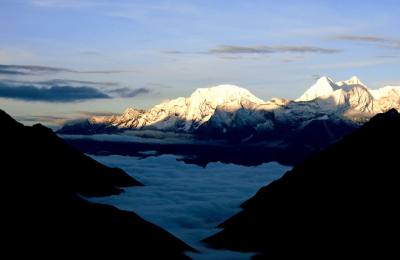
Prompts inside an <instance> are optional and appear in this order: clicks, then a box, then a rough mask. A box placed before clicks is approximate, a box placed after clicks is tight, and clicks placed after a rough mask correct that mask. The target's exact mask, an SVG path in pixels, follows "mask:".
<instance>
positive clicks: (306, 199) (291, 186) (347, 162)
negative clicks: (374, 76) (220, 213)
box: [204, 109, 400, 259]
mask: <svg viewBox="0 0 400 260" xmlns="http://www.w3.org/2000/svg"><path fill="white" fill-rule="evenodd" d="M399 147H400V115H399V113H398V112H397V111H396V110H394V109H392V110H390V111H388V112H386V113H384V114H378V115H376V116H375V117H373V118H372V119H371V120H370V121H369V122H368V123H366V124H365V125H364V126H363V127H362V128H361V129H359V130H357V131H356V132H354V133H352V134H350V135H348V136H347V137H345V138H343V139H342V140H341V141H339V142H337V143H336V144H334V145H331V146H330V147H329V148H327V149H326V150H324V151H322V152H320V153H318V154H316V155H314V156H312V157H310V158H309V159H307V160H305V161H303V162H302V163H299V164H297V165H296V166H295V167H294V168H293V169H292V170H291V171H289V172H287V173H286V174H285V175H284V176H283V177H282V178H280V179H278V180H276V181H274V182H273V183H271V184H269V185H268V186H265V187H263V188H261V189H260V190H259V191H258V192H257V194H256V195H255V196H254V197H252V198H251V199H249V200H247V201H246V202H244V203H243V204H242V208H243V210H242V211H241V212H240V213H238V214H236V215H234V216H233V217H231V218H230V219H228V220H226V221H225V222H224V223H222V224H220V226H219V227H221V228H223V230H222V231H221V232H219V233H217V234H215V235H213V236H211V237H209V238H207V239H205V240H204V241H205V242H206V243H207V244H208V245H210V246H212V247H214V248H228V249H232V250H238V251H250V252H259V253H260V255H261V256H263V257H266V258H270V259H275V258H276V257H278V258H284V257H286V256H296V257H297V258H299V257H318V258H319V259H326V258H327V257H329V256H337V257H340V258H339V259H342V258H345V257H346V256H356V257H362V256H380V257H384V256H385V255H390V254H391V253H392V254H393V253H395V254H397V255H398V251H399V249H400V247H399V240H398V234H399V233H398V231H399V219H400V218H399V213H398V207H399V198H400V196H399V195H400V194H399V193H400V186H399V184H400V182H399V177H400V167H399V166H400V155H399ZM378 259H379V258H378Z"/></svg>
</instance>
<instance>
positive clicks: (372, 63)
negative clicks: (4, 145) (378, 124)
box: [0, 0, 400, 124]
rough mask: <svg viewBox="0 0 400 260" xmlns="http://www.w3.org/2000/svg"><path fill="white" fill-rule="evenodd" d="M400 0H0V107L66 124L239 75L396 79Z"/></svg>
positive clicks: (273, 88) (246, 82) (239, 79)
mask: <svg viewBox="0 0 400 260" xmlns="http://www.w3.org/2000/svg"><path fill="white" fill-rule="evenodd" d="M399 13H400V3H399V2H398V1H397V0H381V1H372V0H362V1H361V0H360V1H356V0H348V1H336V0H319V1H317V0H314V1H311V0H281V1H272V0H271V1H269V0H246V1H244V0H242V1H238V0H230V1H222V0H191V1H179V0H170V1H164V0H157V1H155V0H154V1H152V0H143V1H142V0H137V1H135V0H131V1H128V0H110V1H107V0H0V39H1V41H0V108H1V109H3V110H6V111H7V112H8V113H10V114H11V115H13V116H15V117H17V119H19V120H22V121H24V122H28V123H29V122H37V121H40V122H42V123H45V124H62V123H63V122H64V121H65V120H67V119H72V118H77V117H86V116H89V115H92V114H96V115H99V114H104V115H107V114H110V113H121V112H122V111H123V110H124V109H125V108H127V107H135V108H149V107H152V106H153V105H156V104H158V103H160V102H161V101H164V100H168V99H173V98H175V97H178V96H189V95H190V94H191V93H192V92H193V91H194V90H195V89H196V88H199V87H209V86H213V85H218V84H235V85H239V86H241V87H244V88H247V89H249V90H250V91H251V92H252V93H253V94H255V95H256V96H258V97H259V98H261V99H263V100H268V99H270V98H272V97H283V98H290V99H294V98H297V97H299V96H300V95H301V94H302V93H303V92H304V91H305V90H306V89H307V88H308V87H309V86H311V85H312V84H313V82H314V81H315V79H316V78H317V77H319V76H323V75H326V76H330V77H331V78H333V79H334V80H344V79H347V78H350V77H351V76H353V75H357V76H358V77H359V78H361V80H362V81H363V82H364V83H365V84H367V85H368V86H370V87H371V88H378V87H382V86H384V85H389V84H390V85H400V74H399V71H400V30H399V29H398V25H399V24H400V16H399V15H398V14H399Z"/></svg>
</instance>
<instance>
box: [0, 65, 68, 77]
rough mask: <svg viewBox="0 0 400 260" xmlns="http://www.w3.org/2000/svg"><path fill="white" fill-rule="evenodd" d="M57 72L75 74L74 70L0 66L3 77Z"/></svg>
mask: <svg viewBox="0 0 400 260" xmlns="http://www.w3.org/2000/svg"><path fill="white" fill-rule="evenodd" d="M59 72H75V71H74V70H70V69H64V68H56V67H47V66H36V65H4V64H0V74H5V75H32V74H48V73H59Z"/></svg>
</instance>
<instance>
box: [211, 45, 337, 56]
mask: <svg viewBox="0 0 400 260" xmlns="http://www.w3.org/2000/svg"><path fill="white" fill-rule="evenodd" d="M284 52H290V53H320V54H334V53H338V52H341V50H340V49H333V48H321V47H315V46H302V45H277V46H268V45H258V46H240V45H220V46H218V47H216V48H213V49H210V50H209V51H208V53H211V54H271V53H284Z"/></svg>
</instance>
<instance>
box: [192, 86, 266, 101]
mask: <svg viewBox="0 0 400 260" xmlns="http://www.w3.org/2000/svg"><path fill="white" fill-rule="evenodd" d="M189 99H190V101H194V100H196V99H200V100H213V101H215V102H216V104H217V105H219V104H221V103H225V102H231V101H239V102H240V101H241V100H242V99H247V100H249V101H251V102H254V103H264V101H263V100H261V99H259V98H257V97H256V96H254V95H253V94H252V93H251V92H250V91H248V90H247V89H245V88H242V87H239V86H236V85H230V84H223V85H217V86H213V87H209V88H198V89H196V90H195V91H194V92H193V93H192V95H191V96H190V98H189Z"/></svg>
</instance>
